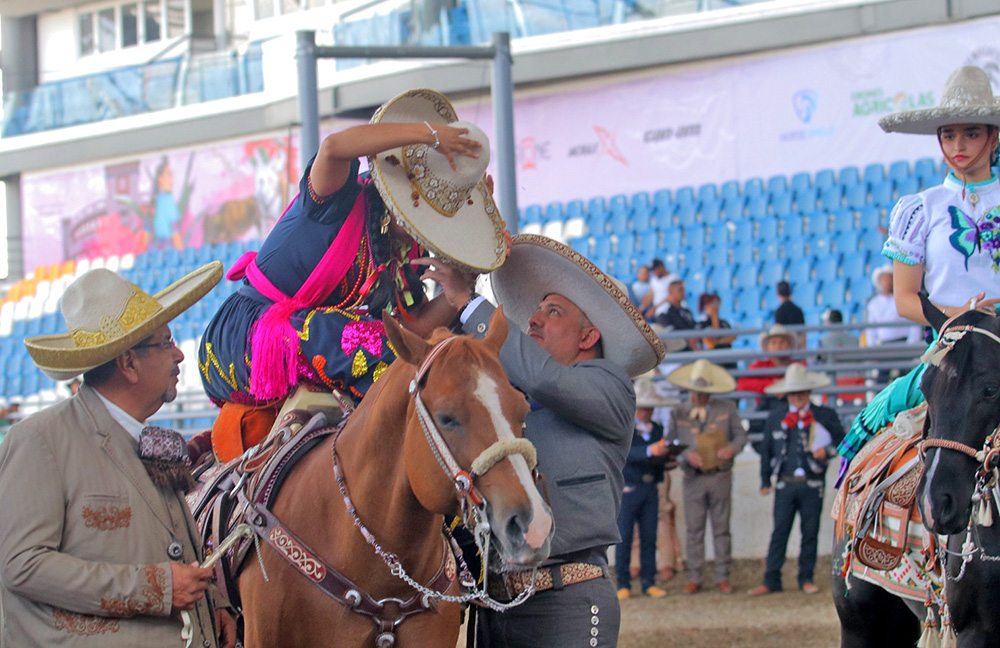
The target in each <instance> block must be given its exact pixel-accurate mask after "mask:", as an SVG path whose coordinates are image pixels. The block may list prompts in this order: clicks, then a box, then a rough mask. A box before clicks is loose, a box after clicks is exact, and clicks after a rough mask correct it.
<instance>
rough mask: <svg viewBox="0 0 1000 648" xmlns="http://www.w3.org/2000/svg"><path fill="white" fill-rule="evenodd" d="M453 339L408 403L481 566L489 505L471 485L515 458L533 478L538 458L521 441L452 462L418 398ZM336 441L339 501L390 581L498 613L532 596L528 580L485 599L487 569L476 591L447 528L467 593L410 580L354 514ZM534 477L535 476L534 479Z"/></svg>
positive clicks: (426, 363)
mask: <svg viewBox="0 0 1000 648" xmlns="http://www.w3.org/2000/svg"><path fill="white" fill-rule="evenodd" d="M457 339H458V338H457V337H450V338H447V339H445V340H443V341H441V342H439V343H438V344H437V345H435V346H434V347H433V348H432V349H431V351H430V352H429V353H428V354H427V356H426V357H425V358H424V360H423V362H421V364H420V366H419V367H418V368H417V371H416V374H415V375H414V377H413V380H411V381H410V388H409V391H410V395H411V397H412V398H413V402H414V407H415V410H416V413H417V419H418V420H419V421H420V427H421V428H422V429H423V431H424V436H425V438H426V439H427V444H428V446H430V449H431V452H432V453H433V454H434V457H435V458H436V459H437V461H438V464H439V465H440V466H441V468H442V470H444V472H445V474H447V475H448V477H449V479H450V480H451V482H452V484H453V485H454V487H455V490H456V492H457V495H458V499H459V502H460V505H461V510H462V519H463V522H464V523H465V525H466V526H467V527H468V528H470V529H471V530H472V533H473V536H474V537H475V540H476V546H477V548H478V550H479V553H480V555H481V556H482V560H483V561H484V565H485V561H488V560H489V555H490V554H489V549H490V537H491V535H492V532H491V529H490V523H489V519H488V515H487V505H488V502H487V501H486V498H485V497H483V495H482V493H481V492H480V491H479V489H478V488H476V486H475V480H476V478H477V477H481V476H482V475H484V474H486V472H487V471H489V470H490V468H492V467H493V466H495V465H496V464H497V463H498V462H499V461H501V460H503V459H504V458H506V457H509V456H511V455H515V454H516V455H521V456H522V457H524V459H525V461H526V462H527V463H528V468H529V469H530V470H532V471H533V473H535V468H536V466H537V454H536V451H535V447H534V445H532V443H531V441H529V440H528V439H524V438H519V439H506V440H497V441H495V442H494V443H492V444H491V445H490V446H489V447H488V448H486V449H485V450H483V451H482V452H481V453H480V454H479V456H478V457H476V459H475V460H473V462H472V464H471V466H470V468H469V469H468V470H466V469H464V468H462V467H461V465H460V464H459V463H458V461H457V460H456V459H455V455H454V454H453V453H452V451H451V448H449V447H448V443H447V442H446V441H445V440H444V437H443V436H442V435H441V431H440V430H439V429H438V426H437V424H436V423H435V421H434V418H433V416H431V414H430V412H429V411H428V410H427V406H426V405H424V402H423V399H422V398H421V395H420V393H421V390H422V388H423V387H424V385H425V383H426V377H427V373H428V372H429V371H430V368H431V365H432V364H433V363H434V361H435V360H436V359H437V358H438V357H439V356H440V355H441V353H442V352H443V351H444V350H445V349H446V348H447V347H448V345H449V344H450V343H452V342H453V341H454V340H457ZM338 437H339V431H338V433H337V435H336V436H334V439H333V444H332V446H331V454H332V456H333V472H334V476H335V477H336V480H337V485H338V486H339V487H340V492H341V495H343V499H344V505H345V506H346V507H347V512H348V514H349V515H350V516H351V518H352V520H353V522H354V526H355V527H357V528H358V530H359V531H360V533H361V535H362V536H363V537H364V539H365V541H366V542H367V543H368V544H369V545H370V546H371V547H372V549H373V550H374V551H375V554H376V555H378V556H379V557H380V558H381V559H382V560H383V562H385V564H386V566H388V567H389V571H390V572H391V573H392V575H394V576H396V577H397V578H399V579H400V580H402V581H404V582H405V583H407V584H408V585H409V586H410V587H412V588H413V589H415V590H416V591H417V592H419V593H420V594H421V595H423V598H424V600H425V601H427V602H430V601H432V600H439V601H445V602H449V603H467V602H470V601H477V602H479V603H480V604H481V605H484V606H486V607H489V608H491V609H493V610H497V611H503V610H506V609H509V608H512V607H515V606H517V605H520V604H521V603H523V602H524V601H525V600H527V598H528V597H529V596H531V595H532V594H533V593H534V580H535V579H534V577H532V580H531V582H532V585H530V586H529V587H528V588H527V589H525V590H524V591H523V592H521V594H519V595H518V596H517V597H515V598H514V599H513V600H511V601H509V602H506V603H504V602H500V601H497V600H495V599H493V598H492V597H490V596H489V594H488V593H487V585H488V583H487V576H486V574H487V573H488V570H486V569H485V568H484V569H483V577H482V585H479V586H477V581H476V578H475V577H474V576H472V574H471V572H470V571H469V568H468V565H467V564H466V562H465V560H464V557H463V555H462V552H461V549H460V548H459V547H458V544H457V543H456V542H455V540H454V538H452V537H451V534H450V532H449V531H448V530H447V527H446V531H445V535H446V536H447V537H448V540H449V542H450V544H451V546H452V549H453V551H455V553H456V555H457V556H458V560H459V563H460V583H461V585H462V586H463V587H465V588H466V589H468V590H469V593H468V594H463V595H459V596H451V595H448V594H445V593H444V592H439V591H435V590H432V589H429V588H427V587H426V586H424V585H423V584H421V583H419V582H417V581H416V580H414V579H413V578H412V577H411V576H410V575H409V574H408V573H407V572H406V570H405V569H404V568H403V565H402V563H401V562H400V560H399V557H398V556H396V555H395V554H393V553H392V552H389V551H387V550H385V549H384V548H383V547H382V546H381V545H380V544H379V542H378V541H377V540H376V538H375V536H374V535H373V534H372V532H371V531H370V530H369V529H368V527H366V526H365V524H364V523H363V522H362V521H361V518H360V517H359V516H358V513H357V509H356V507H355V506H354V503H353V501H352V500H351V496H350V493H349V491H348V488H347V481H346V480H345V478H344V473H343V471H342V470H341V468H340V464H339V462H338V459H337V438H338ZM535 474H536V476H537V473H535ZM536 481H537V480H536ZM533 576H534V575H533ZM393 641H394V637H392V636H391V634H390V633H383V634H380V635H379V637H378V638H377V640H376V644H377V645H379V646H383V645H384V646H391V645H392V642H393Z"/></svg>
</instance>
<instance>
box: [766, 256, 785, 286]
mask: <svg viewBox="0 0 1000 648" xmlns="http://www.w3.org/2000/svg"><path fill="white" fill-rule="evenodd" d="M785 266H786V262H785V261H784V260H783V259H771V260H768V261H764V265H763V266H762V267H761V269H760V282H761V283H762V284H763V285H765V286H773V285H775V284H777V283H778V282H779V281H783V280H784V279H785Z"/></svg>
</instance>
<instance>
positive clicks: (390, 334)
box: [382, 311, 431, 365]
mask: <svg viewBox="0 0 1000 648" xmlns="http://www.w3.org/2000/svg"><path fill="white" fill-rule="evenodd" d="M382 323H383V324H385V336H386V337H387V338H389V342H390V343H391V344H392V348H393V349H395V351H396V357H397V358H399V359H400V360H402V361H403V362H406V363H407V364H411V365H419V364H420V363H421V362H423V361H424V358H426V357H427V353H428V352H429V351H430V349H431V345H430V344H428V343H427V342H426V341H425V340H424V339H422V338H421V337H420V336H419V335H417V334H416V333H414V332H412V331H407V330H406V329H405V328H403V327H402V326H400V324H399V322H397V321H396V320H395V319H393V317H392V315H389V313H388V312H386V311H382Z"/></svg>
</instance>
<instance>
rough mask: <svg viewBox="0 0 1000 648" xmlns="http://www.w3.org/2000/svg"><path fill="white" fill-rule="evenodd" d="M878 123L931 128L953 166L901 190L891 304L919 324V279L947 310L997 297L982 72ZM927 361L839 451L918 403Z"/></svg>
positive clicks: (991, 117)
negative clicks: (921, 186)
mask: <svg viewBox="0 0 1000 648" xmlns="http://www.w3.org/2000/svg"><path fill="white" fill-rule="evenodd" d="M972 115H974V116H975V117H974V118H973V117H970V116H972ZM970 119H974V121H972V122H970ZM879 126H881V127H882V129H883V130H884V131H886V132H890V133H891V132H900V133H912V134H918V135H934V136H936V137H937V139H938V144H939V146H940V148H941V153H942V155H943V156H944V160H945V163H946V164H947V165H948V168H949V169H950V170H949V173H948V176H947V177H946V178H945V179H944V182H943V183H942V184H941V185H938V186H935V187H930V188H928V189H925V190H924V191H922V192H920V193H918V194H915V195H909V196H902V197H900V199H899V202H898V203H896V206H895V207H894V208H893V210H892V214H891V215H890V217H889V236H888V238H887V239H886V242H885V247H884V248H883V249H882V255H883V256H886V257H888V258H890V259H892V260H893V263H892V273H893V293H894V299H895V303H896V310H897V312H898V313H899V314H900V315H902V316H903V317H905V318H906V319H908V320H910V321H912V322H915V323H917V324H921V325H926V324H927V320H926V318H925V317H924V314H923V311H922V308H921V305H920V297H919V293H920V291H921V289H922V288H924V287H926V290H927V295H928V297H929V299H930V301H931V302H932V303H933V304H935V305H936V306H937V307H938V308H939V309H941V310H943V311H944V313H945V314H947V315H949V316H955V315H957V314H959V313H962V312H964V311H966V310H969V309H971V308H980V309H983V310H988V311H993V310H994V309H995V308H996V306H997V304H1000V281H998V279H1000V245H997V241H998V240H1000V239H998V238H997V236H996V232H997V231H998V228H1000V216H998V215H997V210H996V207H997V205H998V204H1000V182H998V180H997V177H996V176H995V175H994V174H993V170H992V167H993V166H994V165H996V164H997V163H998V155H997V150H998V147H1000V143H998V131H1000V103H998V102H997V98H995V97H994V96H993V89H992V87H991V85H990V78H989V75H987V74H986V72H984V71H983V70H981V69H980V68H978V67H975V66H971V65H965V66H962V67H960V68H958V69H957V70H955V71H954V72H953V73H952V74H951V76H950V77H948V81H947V82H946V83H945V87H944V90H943V91H942V93H941V103H940V105H938V106H937V107H935V108H925V109H921V110H910V111H906V112H901V113H894V114H892V115H886V116H885V117H883V118H881V119H880V120H879ZM924 368H925V365H923V364H921V365H919V366H918V367H917V368H916V369H914V370H913V371H911V372H910V373H909V374H907V375H906V376H903V377H901V378H898V379H896V380H894V381H893V382H892V383H891V384H890V385H889V387H887V388H886V389H884V390H882V392H880V393H879V394H878V395H877V396H876V397H875V398H874V399H872V402H871V403H869V405H868V407H866V408H865V410H864V411H862V412H861V414H860V415H858V416H857V417H856V418H855V420H854V423H853V424H852V426H851V431H850V433H849V434H848V435H847V438H846V439H845V440H844V443H843V444H842V445H841V448H840V450H841V454H842V455H843V456H844V458H845V459H850V458H851V457H853V456H854V454H855V453H856V452H857V451H858V450H860V449H861V447H862V446H863V445H864V444H865V442H866V441H867V440H868V439H869V438H871V437H872V436H874V435H875V433H876V432H878V430H880V429H882V428H883V427H885V426H886V425H887V424H888V423H889V422H890V421H892V419H893V418H894V417H895V415H896V414H897V413H898V412H901V411H904V410H907V409H910V408H912V407H915V406H916V405H918V404H920V403H922V402H923V401H924V397H923V394H922V393H921V391H920V379H921V377H922V375H923V370H924Z"/></svg>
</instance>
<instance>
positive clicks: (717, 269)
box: [708, 252, 733, 292]
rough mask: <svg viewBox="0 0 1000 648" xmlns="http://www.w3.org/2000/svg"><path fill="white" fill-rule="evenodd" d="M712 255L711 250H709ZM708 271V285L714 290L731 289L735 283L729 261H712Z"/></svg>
mask: <svg viewBox="0 0 1000 648" xmlns="http://www.w3.org/2000/svg"><path fill="white" fill-rule="evenodd" d="M709 254H710V255H711V252H709ZM709 263H710V267H711V269H710V270H709V271H708V287H709V289H710V290H712V291H716V292H718V291H720V290H731V289H732V285H733V273H732V266H730V265H729V264H728V263H727V262H722V263H711V260H709Z"/></svg>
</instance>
